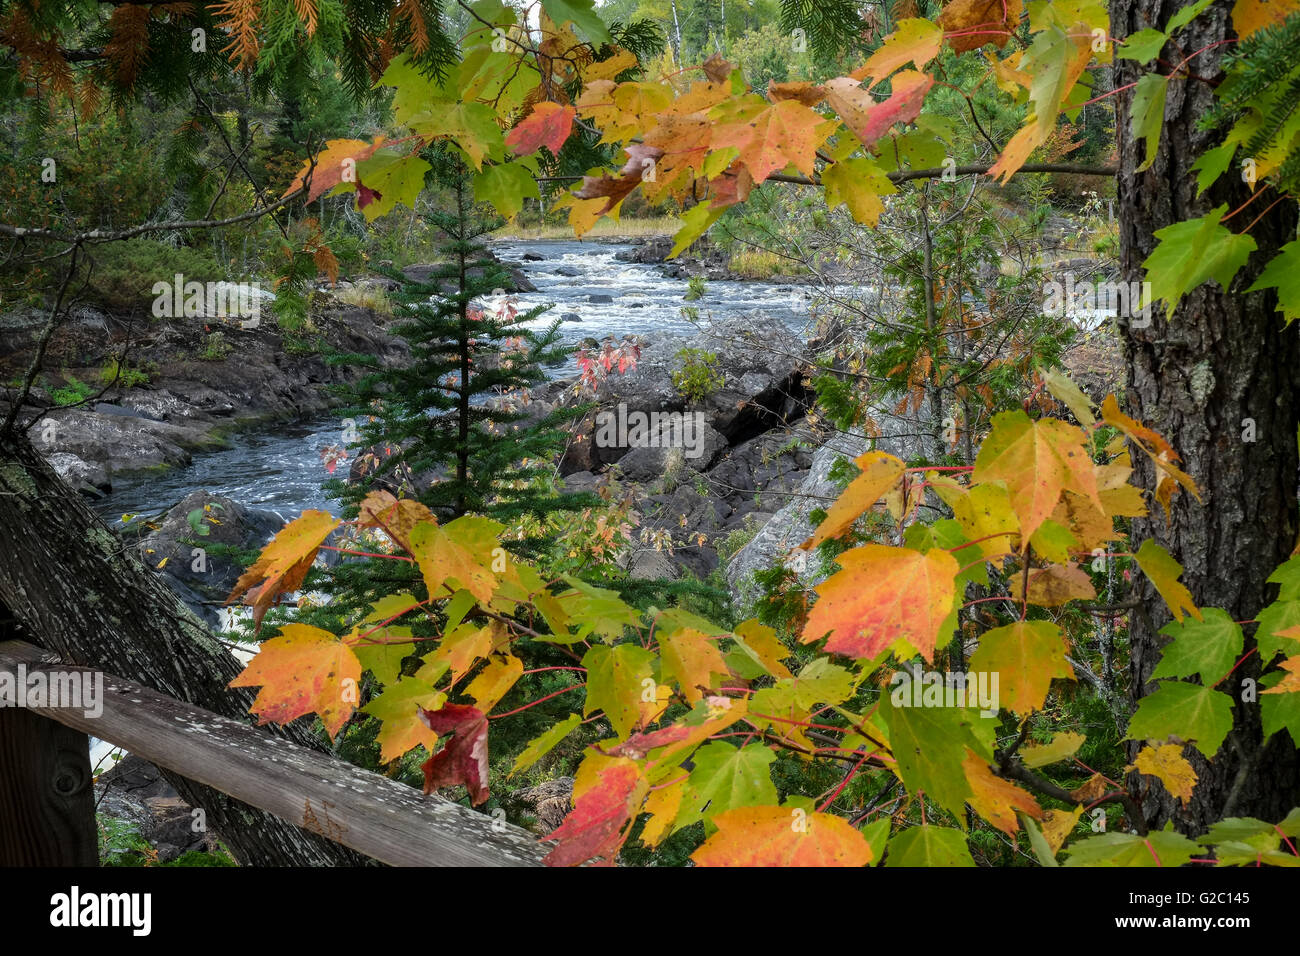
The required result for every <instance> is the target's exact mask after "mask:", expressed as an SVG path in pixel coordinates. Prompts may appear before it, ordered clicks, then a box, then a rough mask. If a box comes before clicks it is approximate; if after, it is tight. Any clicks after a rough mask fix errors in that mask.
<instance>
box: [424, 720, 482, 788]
mask: <svg viewBox="0 0 1300 956" xmlns="http://www.w3.org/2000/svg"><path fill="white" fill-rule="evenodd" d="M419 715H420V719H421V720H422V721H424V725H425V726H426V727H428V728H429V729H430V730H432V731H433V732H434V733H436V734H437V735H438V736H439V737H445V736H446V735H447V734H453V735H454V736H453V737H452V738H451V739H450V740H449V741H447V742H446V743H444V744H443V746H442V749H441V750H439V751H438V752H437V753H436V754H434V755H433V756H431V757H430V758H429V759H428V760H426V761H425V762H424V764H423V765H422V767H421V769H423V770H424V792H425V793H433V791H435V790H440V789H442V788H443V787H455V786H461V785H463V786H464V787H465V788H466V789H467V790H469V799H470V803H472V804H473V805H474V806H478V805H479V804H480V803H483V802H484V801H486V800H487V798H488V784H487V780H488V722H487V717H485V716H484V715H483V712H482V711H481V710H479V709H478V708H477V707H470V706H467V705H463V704H444V705H443V706H442V707H440V708H438V709H437V710H426V709H424V708H423V707H421V708H419Z"/></svg>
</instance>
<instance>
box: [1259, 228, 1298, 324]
mask: <svg viewBox="0 0 1300 956" xmlns="http://www.w3.org/2000/svg"><path fill="white" fill-rule="evenodd" d="M1261 289H1277V310H1278V311H1279V312H1281V313H1282V317H1283V318H1284V319H1286V320H1287V322H1288V323H1290V322H1292V321H1294V320H1295V319H1300V239H1296V240H1294V241H1292V242H1288V243H1287V244H1286V245H1285V246H1283V247H1282V248H1281V249H1279V250H1278V253H1277V255H1275V256H1274V257H1273V258H1272V259H1270V260H1269V261H1268V265H1266V266H1265V267H1264V271H1263V272H1261V273H1260V274H1259V278H1258V279H1256V280H1255V282H1254V284H1253V285H1252V286H1251V287H1250V288H1249V289H1247V290H1246V291H1247V292H1258V291H1260V290H1261Z"/></svg>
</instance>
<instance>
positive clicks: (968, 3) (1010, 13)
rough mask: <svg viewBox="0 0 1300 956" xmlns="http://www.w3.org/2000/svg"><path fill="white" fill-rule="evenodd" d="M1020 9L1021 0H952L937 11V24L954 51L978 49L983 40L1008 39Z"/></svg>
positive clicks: (1000, 41)
mask: <svg viewBox="0 0 1300 956" xmlns="http://www.w3.org/2000/svg"><path fill="white" fill-rule="evenodd" d="M1020 13H1021V0H953V2H952V3H949V4H948V5H947V6H945V7H944V8H943V12H942V13H940V14H939V26H941V27H943V29H944V34H945V38H946V39H947V41H948V46H950V47H951V48H952V50H953V52H954V53H964V52H966V51H967V50H978V49H979V48H980V47H982V46H984V45H985V44H986V43H992V44H993V45H994V46H999V47H1002V46H1006V45H1007V41H1008V40H1010V39H1011V36H1012V34H1013V33H1014V31H1015V29H1016V27H1017V25H1018V23H1019V21H1020ZM919 66H920V64H918V67H919Z"/></svg>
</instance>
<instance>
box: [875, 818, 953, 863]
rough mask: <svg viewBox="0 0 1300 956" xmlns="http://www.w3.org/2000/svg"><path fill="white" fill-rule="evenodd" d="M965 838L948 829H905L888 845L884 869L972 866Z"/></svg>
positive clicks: (922, 826)
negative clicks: (886, 867) (885, 867)
mask: <svg viewBox="0 0 1300 956" xmlns="http://www.w3.org/2000/svg"><path fill="white" fill-rule="evenodd" d="M974 865H975V861H974V860H972V859H971V855H970V849H969V848H968V847H967V846H966V837H965V835H964V834H963V833H962V832H961V831H960V830H954V829H953V828H952V827H936V826H931V825H929V824H924V823H923V824H921V826H919V827H908V828H907V829H906V830H904V831H903V832H902V833H899V834H898V835H897V836H895V837H894V838H893V839H892V840H890V841H889V844H888V852H887V853H886V855H885V866H888V867H898V866H907V867H927V868H928V867H934V866H945V867H947V866H962V867H965V866H974Z"/></svg>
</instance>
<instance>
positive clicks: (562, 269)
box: [551, 266, 582, 279]
mask: <svg viewBox="0 0 1300 956" xmlns="http://www.w3.org/2000/svg"><path fill="white" fill-rule="evenodd" d="M551 274H552V275H557V276H564V277H565V278H566V279H576V278H577V277H578V276H580V275H582V273H581V272H579V271H578V270H577V269H576V268H574V267H573V266H556V267H555V268H554V269H552V270H551Z"/></svg>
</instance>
